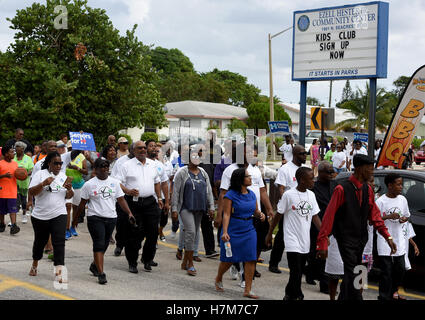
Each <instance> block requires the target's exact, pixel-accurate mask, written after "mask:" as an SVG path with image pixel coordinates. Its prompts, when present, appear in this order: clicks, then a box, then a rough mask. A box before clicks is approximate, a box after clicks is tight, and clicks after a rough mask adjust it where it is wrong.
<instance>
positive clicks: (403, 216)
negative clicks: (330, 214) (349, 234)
mask: <svg viewBox="0 0 425 320" xmlns="http://www.w3.org/2000/svg"><path fill="white" fill-rule="evenodd" d="M384 182H385V185H386V186H387V188H388V191H387V193H386V194H384V195H383V196H381V197H380V198H379V199H378V200H377V201H376V205H377V206H378V208H379V210H380V211H381V214H382V219H383V220H384V221H385V226H386V227H387V228H388V232H389V233H390V234H391V236H392V238H393V241H394V243H395V244H396V246H397V252H396V253H395V254H393V255H391V249H390V248H389V246H388V245H387V242H386V240H385V239H384V238H383V237H382V236H381V235H380V234H378V239H377V247H378V255H379V262H380V263H379V264H380V269H381V275H380V279H379V296H378V300H392V299H393V295H394V293H396V292H397V289H398V287H399V286H400V285H401V284H402V281H403V276H404V273H405V263H404V255H405V253H406V242H405V239H404V235H403V229H402V224H403V223H406V222H407V220H408V218H409V216H410V212H409V206H408V204H407V199H406V198H405V197H404V196H402V195H401V191H402V190H403V179H402V178H401V176H400V175H399V174H396V173H390V174H388V175H387V176H386V177H385V179H384Z"/></svg>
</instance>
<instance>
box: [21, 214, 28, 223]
mask: <svg viewBox="0 0 425 320" xmlns="http://www.w3.org/2000/svg"><path fill="white" fill-rule="evenodd" d="M27 222H28V218H27V215H26V214H24V215H22V223H24V224H25V223H27Z"/></svg>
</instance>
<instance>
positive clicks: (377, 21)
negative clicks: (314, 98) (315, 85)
mask: <svg viewBox="0 0 425 320" xmlns="http://www.w3.org/2000/svg"><path fill="white" fill-rule="evenodd" d="M388 8H389V5H388V3H386V2H380V1H376V2H368V3H361V4H354V5H346V6H338V7H329V8H322V9H314V10H304V11H295V12H294V21H293V42H292V80H294V81H311V80H338V79H365V78H386V77H387V60H388V12H389V10H388Z"/></svg>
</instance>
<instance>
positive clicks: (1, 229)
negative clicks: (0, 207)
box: [0, 223, 6, 232]
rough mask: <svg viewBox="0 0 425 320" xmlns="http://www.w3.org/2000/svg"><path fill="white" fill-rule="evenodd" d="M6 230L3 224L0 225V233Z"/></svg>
mask: <svg viewBox="0 0 425 320" xmlns="http://www.w3.org/2000/svg"><path fill="white" fill-rule="evenodd" d="M4 230H6V225H5V224H4V223H0V232H4Z"/></svg>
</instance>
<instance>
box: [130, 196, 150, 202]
mask: <svg viewBox="0 0 425 320" xmlns="http://www.w3.org/2000/svg"><path fill="white" fill-rule="evenodd" d="M127 197H128V198H131V200H132V201H134V202H138V201H140V200H141V201H144V200H147V199H151V198H154V196H149V197H145V198H142V197H132V196H128V195H127Z"/></svg>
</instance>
